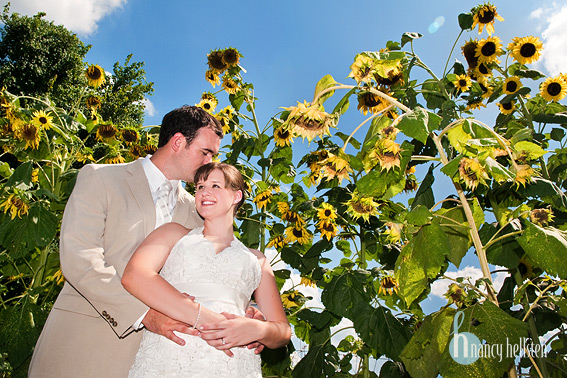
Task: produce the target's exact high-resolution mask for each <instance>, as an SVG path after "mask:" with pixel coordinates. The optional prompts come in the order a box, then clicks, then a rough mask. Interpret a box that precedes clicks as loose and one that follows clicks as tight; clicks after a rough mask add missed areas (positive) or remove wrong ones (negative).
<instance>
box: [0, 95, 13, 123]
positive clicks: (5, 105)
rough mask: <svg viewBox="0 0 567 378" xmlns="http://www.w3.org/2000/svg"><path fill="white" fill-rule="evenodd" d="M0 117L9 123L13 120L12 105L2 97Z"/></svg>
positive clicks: (0, 100) (0, 98)
mask: <svg viewBox="0 0 567 378" xmlns="http://www.w3.org/2000/svg"><path fill="white" fill-rule="evenodd" d="M0 116H1V117H4V118H8V119H9V120H10V121H12V120H13V118H14V104H13V103H12V102H11V101H10V100H9V99H8V98H6V97H4V96H1V97H0Z"/></svg>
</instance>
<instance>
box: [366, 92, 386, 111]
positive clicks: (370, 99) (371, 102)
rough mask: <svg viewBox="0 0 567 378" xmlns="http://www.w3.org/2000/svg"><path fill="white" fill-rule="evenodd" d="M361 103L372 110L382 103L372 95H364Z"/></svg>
mask: <svg viewBox="0 0 567 378" xmlns="http://www.w3.org/2000/svg"><path fill="white" fill-rule="evenodd" d="M362 100H363V103H364V104H365V105H366V106H368V107H369V108H373V107H375V106H378V105H380V104H381V103H382V101H381V100H380V97H378V96H376V95H374V94H372V93H366V94H364V95H363V97H362Z"/></svg>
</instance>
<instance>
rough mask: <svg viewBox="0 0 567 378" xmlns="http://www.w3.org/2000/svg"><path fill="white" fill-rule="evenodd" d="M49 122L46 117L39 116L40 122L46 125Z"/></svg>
mask: <svg viewBox="0 0 567 378" xmlns="http://www.w3.org/2000/svg"><path fill="white" fill-rule="evenodd" d="M47 122H48V121H47V118H46V117H39V123H41V124H42V125H45V124H46V123H47Z"/></svg>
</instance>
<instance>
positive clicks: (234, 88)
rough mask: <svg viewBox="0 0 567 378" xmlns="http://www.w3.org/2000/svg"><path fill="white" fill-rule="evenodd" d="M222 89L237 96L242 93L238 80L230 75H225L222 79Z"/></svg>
mask: <svg viewBox="0 0 567 378" xmlns="http://www.w3.org/2000/svg"><path fill="white" fill-rule="evenodd" d="M222 88H223V89H224V90H225V91H226V92H227V93H229V94H236V93H238V91H240V87H239V86H238V83H237V82H236V80H234V79H233V78H232V77H230V76H229V75H224V76H223V78H222Z"/></svg>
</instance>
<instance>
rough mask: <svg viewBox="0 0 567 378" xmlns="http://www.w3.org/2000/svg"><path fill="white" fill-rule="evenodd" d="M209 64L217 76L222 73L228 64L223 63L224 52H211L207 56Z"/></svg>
mask: <svg viewBox="0 0 567 378" xmlns="http://www.w3.org/2000/svg"><path fill="white" fill-rule="evenodd" d="M207 63H208V64H209V68H210V70H211V71H213V72H214V73H216V74H220V73H222V72H223V71H224V70H226V68H227V66H226V63H225V62H224V61H223V52H222V50H213V51H211V52H210V53H209V54H208V55H207Z"/></svg>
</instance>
